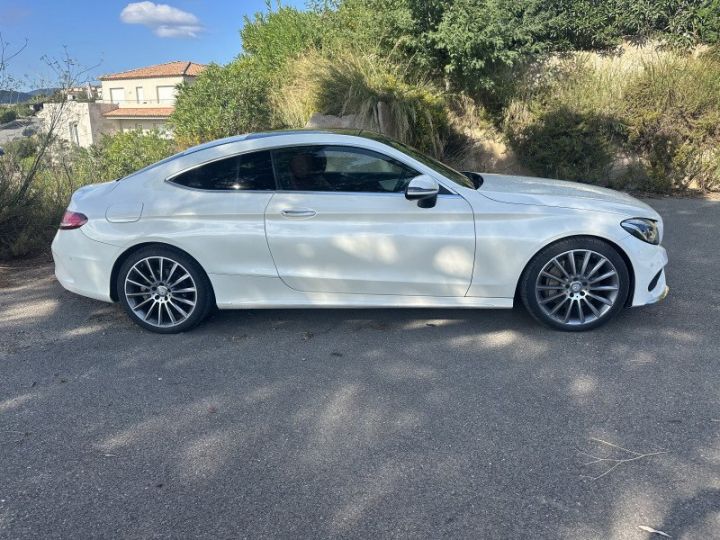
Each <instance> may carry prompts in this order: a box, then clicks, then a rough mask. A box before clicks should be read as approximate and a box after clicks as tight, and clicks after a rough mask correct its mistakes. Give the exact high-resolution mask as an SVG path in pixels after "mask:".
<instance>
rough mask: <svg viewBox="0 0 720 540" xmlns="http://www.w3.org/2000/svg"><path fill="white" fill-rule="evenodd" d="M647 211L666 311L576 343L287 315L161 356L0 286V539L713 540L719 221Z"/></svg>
mask: <svg viewBox="0 0 720 540" xmlns="http://www.w3.org/2000/svg"><path fill="white" fill-rule="evenodd" d="M649 202H650V203H651V204H652V205H654V206H655V207H656V208H657V209H658V210H659V211H660V212H661V213H662V215H663V216H664V217H665V219H666V231H667V232H666V240H665V242H664V243H665V245H666V247H667V248H668V251H669V254H670V265H669V268H668V272H667V274H668V282H669V285H670V287H671V292H670V296H669V297H668V298H667V300H665V302H663V303H661V304H659V305H656V306H652V307H647V308H640V309H634V310H628V311H626V312H625V313H624V314H623V315H621V317H620V318H619V319H618V320H616V321H615V322H614V323H611V324H609V325H607V326H605V327H604V328H602V329H600V330H597V331H595V332H592V333H586V334H564V333H557V332H553V331H551V330H547V329H545V328H541V327H539V326H538V325H536V324H535V323H534V322H532V320H531V319H530V318H529V316H527V315H526V314H524V313H523V312H522V311H521V310H519V309H517V310H513V311H464V310H365V311H362V310H318V311H308V310H298V311H290V310H287V311H250V312H240V311H238V312H221V313H219V314H217V315H215V316H214V317H213V318H212V319H211V320H210V321H208V322H207V323H206V324H204V325H203V326H201V327H200V328H198V329H197V330H195V331H193V332H191V333H189V334H184V335H178V336H157V335H153V334H150V333H146V332H144V331H142V330H140V329H139V328H137V327H135V326H134V325H132V324H131V323H130V322H129V321H128V320H127V319H126V318H125V316H124V314H123V313H122V312H121V310H120V308H119V307H118V306H112V305H105V304H102V303H98V302H94V301H91V300H86V299H83V298H80V297H78V296H75V295H72V294H70V293H67V292H65V291H63V290H62V289H61V287H60V286H59V285H58V284H57V283H56V282H55V281H54V279H53V277H52V274H51V267H50V266H48V265H38V266H33V267H32V268H15V269H7V268H5V269H3V270H2V273H1V274H0V537H2V538H54V537H58V538H60V537H62V538H91V537H98V538H100V537H105V538H111V537H112V538H121V537H127V538H146V537H175V538H188V537H202V538H241V537H248V538H316V537H317V538H321V537H344V538H377V537H399V538H409V537H413V538H444V537H454V538H513V539H515V538H553V539H554V538H573V539H574V538H583V539H584V538H622V539H640V538H649V537H650V536H649V533H647V532H643V531H642V530H640V528H639V527H640V526H648V527H652V528H654V529H657V530H662V531H665V532H666V533H667V534H669V535H671V536H672V537H673V538H676V539H677V538H712V537H714V538H718V537H720V370H719V369H718V366H719V363H720V358H719V357H720V336H719V334H720V307H719V306H720V234H719V233H720V202H711V201H704V200H690V199H684V200H683V199H679V200H667V199H658V200H651V201H649ZM601 441H604V442H601ZM611 444H613V445H617V446H618V447H623V448H625V449H627V450H628V451H625V450H622V449H620V448H617V447H613V446H610V445H611ZM586 454H589V455H586ZM646 454H652V455H646ZM590 455H592V456H595V457H590ZM597 458H609V459H615V460H619V461H607V460H606V461H599V462H596V463H593V464H590V465H587V463H589V462H592V461H595V460H596V459H597ZM613 467H614V468H613ZM655 538H660V537H659V536H655Z"/></svg>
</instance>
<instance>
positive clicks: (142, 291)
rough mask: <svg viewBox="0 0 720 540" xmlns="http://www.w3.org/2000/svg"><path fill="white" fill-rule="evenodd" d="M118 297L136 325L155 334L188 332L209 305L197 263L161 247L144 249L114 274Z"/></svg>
mask: <svg viewBox="0 0 720 540" xmlns="http://www.w3.org/2000/svg"><path fill="white" fill-rule="evenodd" d="M117 290H118V293H119V294H118V296H119V297H120V301H121V303H122V304H123V307H124V308H125V310H126V311H127V312H128V314H129V315H130V318H131V319H133V321H135V322H136V323H137V324H139V325H140V326H142V327H143V328H147V329H148V330H152V331H154V332H159V333H165V334H170V333H175V332H182V331H184V330H188V329H190V328H192V327H193V326H195V325H196V324H198V323H199V322H200V321H201V320H202V319H203V318H204V317H205V316H206V315H207V312H208V310H209V308H210V306H211V305H212V302H213V300H212V292H211V290H210V286H209V284H208V281H207V277H206V276H205V274H204V273H203V272H202V270H201V269H200V268H199V267H198V265H197V263H196V262H195V261H193V260H192V259H190V258H189V257H187V256H186V255H184V254H183V253H181V252H179V251H178V252H176V251H175V250H172V249H170V248H165V247H148V248H144V249H142V250H140V251H138V252H136V253H134V254H133V255H131V256H130V258H128V259H127V260H126V261H125V262H124V263H123V265H122V267H121V269H120V272H119V273H118V282H117Z"/></svg>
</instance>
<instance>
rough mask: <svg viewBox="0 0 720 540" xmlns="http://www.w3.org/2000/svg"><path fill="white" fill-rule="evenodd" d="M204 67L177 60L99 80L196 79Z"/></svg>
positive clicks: (105, 76)
mask: <svg viewBox="0 0 720 540" xmlns="http://www.w3.org/2000/svg"><path fill="white" fill-rule="evenodd" d="M205 67H206V66H205V64H196V63H195V62H187V61H185V60H178V61H174V62H166V63H165V64H155V65H154V66H147V67H141V68H137V69H130V70H128V71H121V72H120V73H110V74H108V75H103V76H102V77H100V80H101V81H117V80H122V79H149V78H154V77H196V76H198V75H199V74H200V72H201V71H202V70H204V69H205Z"/></svg>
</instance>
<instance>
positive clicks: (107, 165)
mask: <svg viewBox="0 0 720 540" xmlns="http://www.w3.org/2000/svg"><path fill="white" fill-rule="evenodd" d="M175 151H176V147H175V142H174V141H173V140H171V139H168V138H166V137H165V136H164V135H163V134H161V133H159V132H156V131H150V132H142V131H138V130H133V131H125V132H121V133H115V134H113V135H103V137H102V139H101V140H100V142H99V143H98V144H96V145H95V146H93V147H91V148H90V149H88V150H83V149H76V150H75V154H74V155H73V156H72V158H71V159H70V161H71V162H72V166H73V167H76V168H77V167H82V169H81V170H80V171H78V173H79V174H78V175H77V176H78V177H79V178H81V181H82V182H83V183H89V182H104V181H107V180H114V179H116V178H122V177H124V176H127V175H128V174H131V173H133V172H135V171H138V170H140V169H142V168H143V167H147V166H148V165H151V164H153V163H155V162H156V161H160V160H161V159H164V158H166V157H168V156H170V155H172V154H174V153H175Z"/></svg>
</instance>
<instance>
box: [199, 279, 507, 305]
mask: <svg viewBox="0 0 720 540" xmlns="http://www.w3.org/2000/svg"><path fill="white" fill-rule="evenodd" d="M209 277H210V281H211V282H212V285H213V289H214V291H215V298H216V300H217V305H218V308H220V309H238V308H248V309H250V308H252V309H262V308H269V309H270V308H279V309H285V308H410V307H416V308H432V307H438V308H505V309H508V308H512V307H513V299H512V298H480V297H472V296H401V295H394V294H372V295H367V294H347V293H318V292H300V291H295V290H293V289H290V288H289V287H288V286H287V285H285V284H284V283H283V282H282V281H281V280H280V279H279V278H277V277H260V276H253V277H248V276H229V275H219V274H210V275H209Z"/></svg>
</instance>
